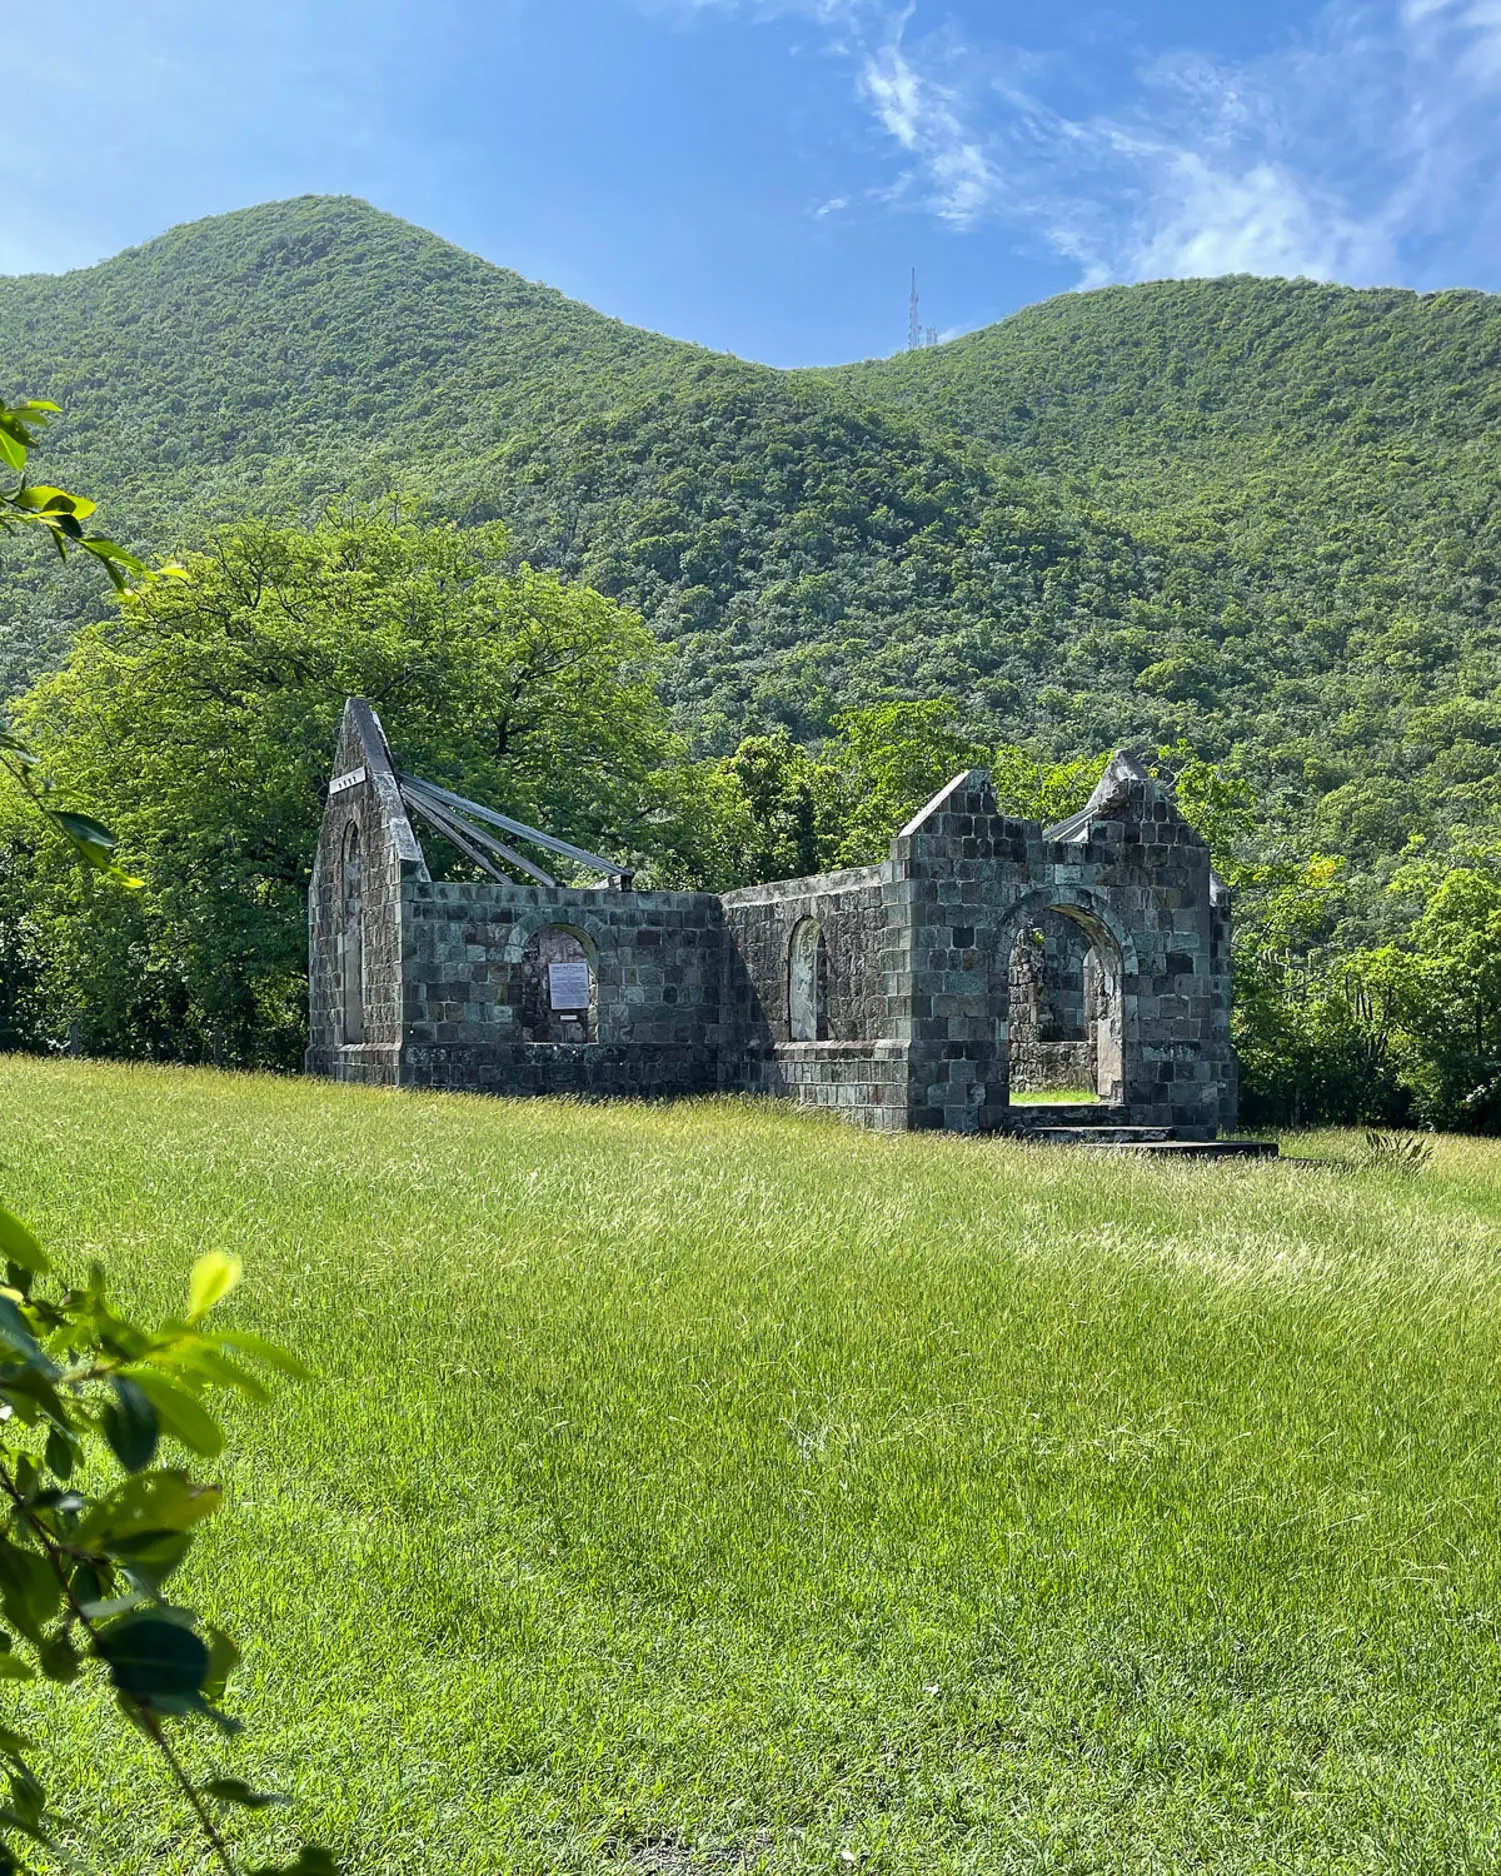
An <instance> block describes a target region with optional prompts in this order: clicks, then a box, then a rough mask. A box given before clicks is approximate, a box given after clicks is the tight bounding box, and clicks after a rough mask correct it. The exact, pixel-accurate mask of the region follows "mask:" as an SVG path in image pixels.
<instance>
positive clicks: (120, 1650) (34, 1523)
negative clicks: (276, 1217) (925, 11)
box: [0, 1207, 335, 1876]
mask: <svg viewBox="0 0 1501 1876" xmlns="http://www.w3.org/2000/svg"><path fill="white" fill-rule="evenodd" d="M0 1258H3V1259H4V1273H5V1286H4V1291H3V1294H0V1403H3V1405H4V1408H5V1412H4V1415H3V1416H0V1615H3V1618H4V1627H3V1628H0V1680H4V1681H7V1682H9V1683H10V1684H11V1686H12V1688H14V1686H15V1684H16V1683H27V1682H32V1683H36V1684H38V1685H39V1686H46V1684H47V1683H49V1682H50V1683H52V1684H53V1689H54V1691H55V1690H56V1689H57V1688H64V1687H67V1686H69V1685H70V1684H71V1683H74V1682H83V1683H86V1684H87V1683H89V1682H94V1683H96V1684H101V1685H102V1686H104V1687H107V1688H108V1689H109V1690H110V1691H111V1692H112V1693H113V1695H114V1698H115V1701H116V1704H117V1705H118V1707H119V1709H120V1711H121V1713H122V1714H123V1715H124V1717H125V1718H126V1719H127V1720H128V1721H129V1722H130V1724H131V1725H132V1726H133V1727H135V1728H136V1729H137V1730H138V1731H139V1732H140V1733H141V1734H142V1735H143V1736H144V1738H145V1739H146V1740H147V1741H149V1742H150V1744H151V1746H152V1747H153V1748H154V1750H155V1752H156V1754H157V1756H158V1759H159V1763H160V1764H161V1766H162V1767H163V1768H164V1771H165V1775H166V1778H167V1780H168V1782H169V1783H170V1784H171V1785H173V1786H175V1787H176V1792H177V1796H178V1800H179V1803H180V1804H181V1805H182V1807H183V1809H184V1812H185V1814H186V1815H187V1816H190V1817H191V1818H192V1819H194V1820H195V1822H196V1825H197V1828H198V1830H199V1831H200V1832H201V1842H202V1844H203V1845H204V1846H205V1847H206V1849H207V1852H208V1855H209V1857H210V1858H211V1859H212V1861H213V1863H214V1866H215V1867H216V1868H217V1869H219V1870H221V1871H223V1872H224V1876H235V1871H236V1867H237V1865H236V1862H235V1860H234V1858H233V1857H232V1855H231V1853H230V1849H229V1845H228V1843H227V1842H226V1838H225V1834H224V1830H223V1827H222V1826H223V1815H222V1813H223V1807H226V1806H230V1807H233V1806H242V1807H244V1808H246V1809H248V1810H252V1811H258V1810H264V1809H265V1808H266V1807H267V1806H269V1805H272V1804H275V1803H276V1802H278V1800H277V1799H276V1798H275V1797H274V1796H272V1795H270V1794H267V1793H264V1792H258V1791H255V1790H254V1789H253V1788H252V1787H251V1786H250V1785H248V1784H247V1783H246V1782H245V1780H244V1779H242V1778H235V1777H225V1776H223V1775H216V1776H210V1777H203V1776H198V1777H195V1776H193V1775H191V1774H190V1773H189V1772H188V1770H187V1769H186V1767H185V1765H184V1763H183V1761H182V1759H181V1757H180V1756H179V1754H178V1752H177V1750H176V1748H175V1746H174V1744H173V1742H172V1740H171V1738H170V1737H169V1734H170V1729H171V1727H172V1725H173V1723H174V1722H177V1721H180V1720H182V1719H184V1718H189V1717H194V1716H196V1717H199V1718H202V1719H206V1720H208V1721H210V1722H212V1724H213V1725H215V1726H216V1727H217V1728H218V1729H219V1730H220V1732H221V1733H224V1734H231V1733H233V1732H235V1731H237V1730H238V1723H237V1722H236V1721H234V1720H233V1719H231V1718H230V1716H229V1715H228V1714H226V1713H224V1712H223V1711H221V1710H220V1705H219V1703H220V1702H221V1701H222V1699H223V1697H224V1692H225V1688H226V1685H227V1683H228V1681H229V1677H230V1675H231V1674H232V1673H233V1671H234V1669H235V1667H236V1665H237V1664H238V1662H239V1659H240V1652H239V1649H238V1648H237V1647H236V1646H235V1644H234V1642H233V1641H232V1640H231V1639H230V1637H229V1636H228V1635H227V1634H225V1632H224V1631H223V1630H222V1629H221V1628H219V1627H218V1626H217V1625H216V1624H215V1622H214V1621H213V1620H212V1619H211V1618H210V1617H209V1616H207V1615H205V1614H204V1613H203V1612H201V1611H199V1610H197V1609H194V1608H191V1607H189V1606H187V1605H185V1604H184V1603H182V1602H181V1601H180V1600H178V1599H177V1598H178V1595H179V1586H178V1583H177V1582H173V1584H172V1589H171V1592H170V1593H169V1591H168V1588H167V1584H168V1580H169V1578H173V1577H174V1576H175V1574H176V1572H177V1571H178V1569H179V1568H180V1567H181V1565H182V1564H183V1562H184V1561H185V1560H186V1558H187V1556H188V1553H189V1551H190V1550H191V1549H192V1547H193V1544H194V1541H195V1539H196V1537H197V1536H198V1534H199V1531H200V1528H201V1527H202V1525H203V1524H204V1522H205V1521H206V1520H207V1519H209V1518H211V1517H212V1516H213V1515H214V1513H215V1512H216V1511H218V1510H219V1508H220V1506H221V1504H222V1502H223V1499H224V1492H223V1490H222V1489H221V1488H220V1487H219V1486H217V1485H210V1484H207V1483H204V1482H202V1481H197V1480H194V1479H193V1478H192V1477H191V1476H190V1474H189V1473H188V1472H187V1471H186V1470H185V1469H184V1468H183V1467H182V1466H181V1465H177V1464H170V1463H160V1460H162V1459H164V1458H166V1457H167V1455H166V1454H165V1453H163V1452H162V1451H161V1450H160V1449H161V1447H162V1442H163V1441H164V1440H167V1441H171V1442H172V1443H173V1444H174V1445H175V1446H177V1447H178V1448H180V1449H184V1450H186V1451H187V1452H190V1453H193V1454H195V1455H197V1456H198V1457H200V1458H207V1459H216V1458H218V1456H219V1455H220V1453H221V1452H222V1451H223V1448H224V1434H223V1432H222V1430H221V1428H220V1426H219V1423H218V1421H217V1420H216V1419H215V1417H214V1415H213V1413H212V1412H211V1411H210V1409H209V1408H208V1407H207V1406H206V1405H205V1396H206V1395H209V1394H211V1392H212V1390H214V1389H227V1390H233V1391H237V1392H239V1393H240V1394H242V1395H247V1396H249V1397H250V1398H251V1399H253V1400H262V1401H263V1400H265V1399H266V1398H267V1396H266V1390H265V1388H264V1387H263V1386H262V1385H261V1383H260V1381H259V1380H258V1379H257V1377H256V1376H255V1374H254V1373H253V1372H252V1371H251V1369H250V1368H249V1367H247V1366H246V1365H245V1363H246V1361H247V1360H249V1361H250V1362H252V1363H268V1364H269V1365H270V1366H272V1367H274V1368H279V1369H281V1370H283V1371H284V1372H288V1373H292V1374H302V1373H303V1372H304V1371H303V1369H302V1368H301V1366H300V1364H299V1363H298V1362H296V1361H295V1360H294V1359H293V1358H292V1357H291V1356H289V1355H287V1354H286V1353H284V1352H283V1351H282V1350H281V1349H279V1348H277V1347H276V1346H275V1345H274V1344H273V1343H270V1342H267V1341H266V1340H265V1339H264V1338H263V1337H261V1336H257V1335H254V1334H250V1333H247V1332H245V1331H243V1330H229V1329H211V1328H210V1327H209V1326H208V1323H207V1320H206V1319H207V1317H208V1314H209V1311H210V1310H211V1309H213V1307H214V1305H215V1304H216V1303H218V1302H219V1301H220V1300H221V1299H222V1298H223V1297H224V1296H225V1295H227V1294H228V1292H229V1291H230V1290H231V1289H233V1287H234V1286H235V1284H236V1283H237V1282H238V1281H239V1276H240V1266H239V1261H238V1259H236V1258H234V1257H230V1256H228V1255H226V1254H225V1253H224V1252H222V1251H210V1252H207V1253H205V1254H204V1255H203V1256H201V1257H199V1258H198V1259H197V1260H196V1261H195V1263H194V1265H193V1271H192V1277H191V1279H190V1282H189V1285H188V1296H187V1307H186V1309H185V1310H183V1311H182V1312H181V1314H177V1313H175V1312H174V1314H173V1316H171V1317H170V1318H168V1319H167V1320H166V1321H164V1322H162V1323H161V1324H160V1325H159V1326H158V1327H157V1328H154V1329H148V1328H146V1327H144V1326H143V1325H142V1324H140V1323H138V1322H134V1321H132V1320H131V1319H130V1317H129V1316H127V1315H126V1314H124V1313H123V1312H122V1311H121V1309H120V1308H119V1307H118V1306H117V1305H116V1303H115V1302H114V1301H113V1299H112V1298H111V1297H110V1296H109V1295H108V1293H107V1290H106V1284H105V1274H104V1270H103V1267H102V1266H101V1265H99V1264H98V1263H96V1264H94V1265H93V1267H92V1268H91V1270H90V1272H89V1277H88V1281H87V1282H86V1283H83V1284H76V1285H73V1286H71V1287H62V1286H58V1285H57V1284H56V1283H55V1282H53V1281H49V1276H50V1265H49V1263H48V1260H47V1258H46V1256H45V1254H44V1253H43V1251H42V1248H41V1246H40V1244H38V1242H37V1240H36V1239H35V1238H34V1237H33V1236H32V1234H31V1232H30V1231H28V1230H27V1228H26V1226H25V1225H23V1224H22V1223H21V1221H20V1219H18V1218H16V1217H15V1216H13V1215H12V1214H11V1213H10V1212H8V1211H6V1210H5V1209H4V1208H3V1207H0ZM8 1717H15V1716H14V1715H11V1716H8ZM53 1723H54V1724H55V1719H54V1722H53ZM37 1763H38V1761H37V1760H36V1757H35V1753H34V1749H33V1742H32V1741H31V1740H30V1739H28V1738H27V1737H26V1736H25V1735H24V1734H23V1733H21V1732H19V1731H17V1730H16V1728H14V1727H13V1726H11V1725H9V1724H6V1725H3V1726H0V1765H3V1766H4V1769H5V1773H6V1778H7V1784H8V1788H9V1790H8V1801H6V1802H3V1803H0V1870H3V1871H4V1872H6V1876H12V1873H14V1876H20V1872H22V1871H23V1870H25V1869H27V1868H28V1867H35V1865H34V1863H33V1862H32V1857H33V1855H34V1853H35V1851H36V1849H37V1847H38V1846H40V1847H41V1848H42V1849H43V1850H44V1851H49V1852H51V1853H52V1855H53V1856H55V1857H56V1858H57V1862H58V1865H61V1866H62V1867H74V1866H75V1864H74V1859H73V1856H72V1854H71V1848H72V1846H73V1845H75V1844H76V1842H77V1831H78V1827H79V1819H78V1818H77V1817H76V1816H75V1815H70V1814H69V1813H68V1812H65V1811H64V1810H63V1809H62V1808H61V1807H60V1806H58V1805H57V1804H56V1803H55V1801H54V1799H53V1797H52V1795H51V1794H50V1793H49V1791H48V1790H47V1788H46V1786H45V1785H44V1784H43V1783H42V1780H41V1778H40V1777H39V1776H38V1773H37V1770H36V1765H37ZM93 1771H94V1777H93V1779H92V1781H91V1783H92V1785H93V1787H94V1790H95V1792H97V1788H98V1785H99V1783H100V1781H101V1780H102V1779H104V1778H107V1777H108V1776H109V1773H108V1771H107V1770H106V1769H105V1767H104V1766H103V1765H102V1764H100V1765H96V1766H95V1767H94V1768H93ZM48 1867H54V1865H52V1864H51V1863H50V1862H49V1864H48ZM334 1869H335V1866H334V1862H333V1859H332V1857H330V1856H329V1854H328V1853H327V1851H325V1850H323V1849H321V1848H317V1847H314V1846H305V1847H304V1848H303V1850H302V1851H301V1852H300V1854H299V1855H298V1857H297V1860H296V1862H295V1864H288V1865H282V1864H278V1865H277V1866H276V1868H274V1869H272V1868H262V1869H261V1870H259V1871H258V1872H257V1876H334Z"/></svg>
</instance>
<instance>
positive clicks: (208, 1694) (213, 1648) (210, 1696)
mask: <svg viewBox="0 0 1501 1876" xmlns="http://www.w3.org/2000/svg"><path fill="white" fill-rule="evenodd" d="M239 1665H240V1651H239V1649H238V1648H236V1647H235V1645H234V1643H233V1642H232V1641H231V1640H230V1639H229V1637H228V1636H227V1635H226V1634H225V1633H224V1631H223V1629H222V1628H211V1629H210V1630H209V1632H208V1679H207V1680H206V1681H205V1682H204V1683H203V1697H204V1699H205V1700H222V1699H223V1698H224V1689H225V1688H226V1687H227V1686H228V1685H229V1677H230V1675H231V1674H233V1673H234V1671H235V1669H236V1668H237V1667H238V1666H239Z"/></svg>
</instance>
